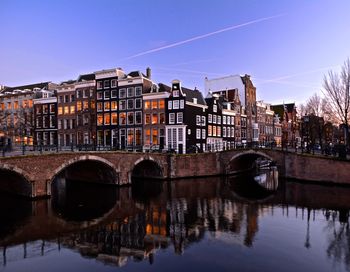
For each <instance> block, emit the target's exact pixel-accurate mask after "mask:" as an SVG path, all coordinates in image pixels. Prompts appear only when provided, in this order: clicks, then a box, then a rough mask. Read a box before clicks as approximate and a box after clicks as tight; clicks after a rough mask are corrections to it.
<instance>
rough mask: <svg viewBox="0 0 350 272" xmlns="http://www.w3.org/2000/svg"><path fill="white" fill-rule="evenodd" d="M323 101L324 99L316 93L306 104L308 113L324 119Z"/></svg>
mask: <svg viewBox="0 0 350 272" xmlns="http://www.w3.org/2000/svg"><path fill="white" fill-rule="evenodd" d="M322 100H323V99H322V97H320V96H319V95H318V94H317V93H314V94H313V95H312V96H311V97H310V98H309V99H308V100H307V102H306V109H307V112H308V113H312V114H314V115H316V116H318V117H323V108H322Z"/></svg>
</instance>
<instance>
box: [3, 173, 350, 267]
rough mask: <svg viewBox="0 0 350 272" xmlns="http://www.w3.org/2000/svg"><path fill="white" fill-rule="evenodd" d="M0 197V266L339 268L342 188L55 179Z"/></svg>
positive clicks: (346, 250) (233, 181)
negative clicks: (48, 189) (34, 190)
mask: <svg viewBox="0 0 350 272" xmlns="http://www.w3.org/2000/svg"><path fill="white" fill-rule="evenodd" d="M65 185H66V186H65V190H56V191H55V190H53V197H52V199H50V200H40V201H35V202H31V201H27V200H24V199H20V198H15V197H12V196H6V195H1V196H0V202H1V203H0V204H1V205H0V213H1V221H0V222H1V224H0V271H9V272H10V271H16V272H18V271H38V272H39V271H65V272H68V271H349V270H350V229H349V208H350V188H346V187H331V186H320V185H315V184H305V183H303V182H292V181H285V180H278V175H277V173H276V172H275V171H266V172H263V173H259V175H258V174H254V175H245V176H239V177H230V178H225V179H222V178H205V179H187V180H176V181H172V182H163V183H159V182H156V181H142V180H137V181H135V186H133V187H129V188H128V187H124V188H119V189H116V188H114V187H110V186H96V185H93V184H83V183H80V182H78V181H72V180H67V181H65Z"/></svg>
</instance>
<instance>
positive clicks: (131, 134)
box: [128, 128, 134, 145]
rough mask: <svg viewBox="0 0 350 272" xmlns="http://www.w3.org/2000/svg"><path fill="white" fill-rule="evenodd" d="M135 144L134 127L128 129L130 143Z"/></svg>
mask: <svg viewBox="0 0 350 272" xmlns="http://www.w3.org/2000/svg"><path fill="white" fill-rule="evenodd" d="M133 144H134V130H133V129H130V128H129V129H128V145H133Z"/></svg>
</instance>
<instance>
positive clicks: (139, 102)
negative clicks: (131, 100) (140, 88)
mask: <svg viewBox="0 0 350 272" xmlns="http://www.w3.org/2000/svg"><path fill="white" fill-rule="evenodd" d="M141 107H142V99H141V98H136V99H135V109H141Z"/></svg>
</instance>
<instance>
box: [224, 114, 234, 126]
mask: <svg viewBox="0 0 350 272" xmlns="http://www.w3.org/2000/svg"><path fill="white" fill-rule="evenodd" d="M225 117H226V116H224V118H225ZM227 124H228V125H231V117H230V116H227ZM232 125H233V124H232Z"/></svg>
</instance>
